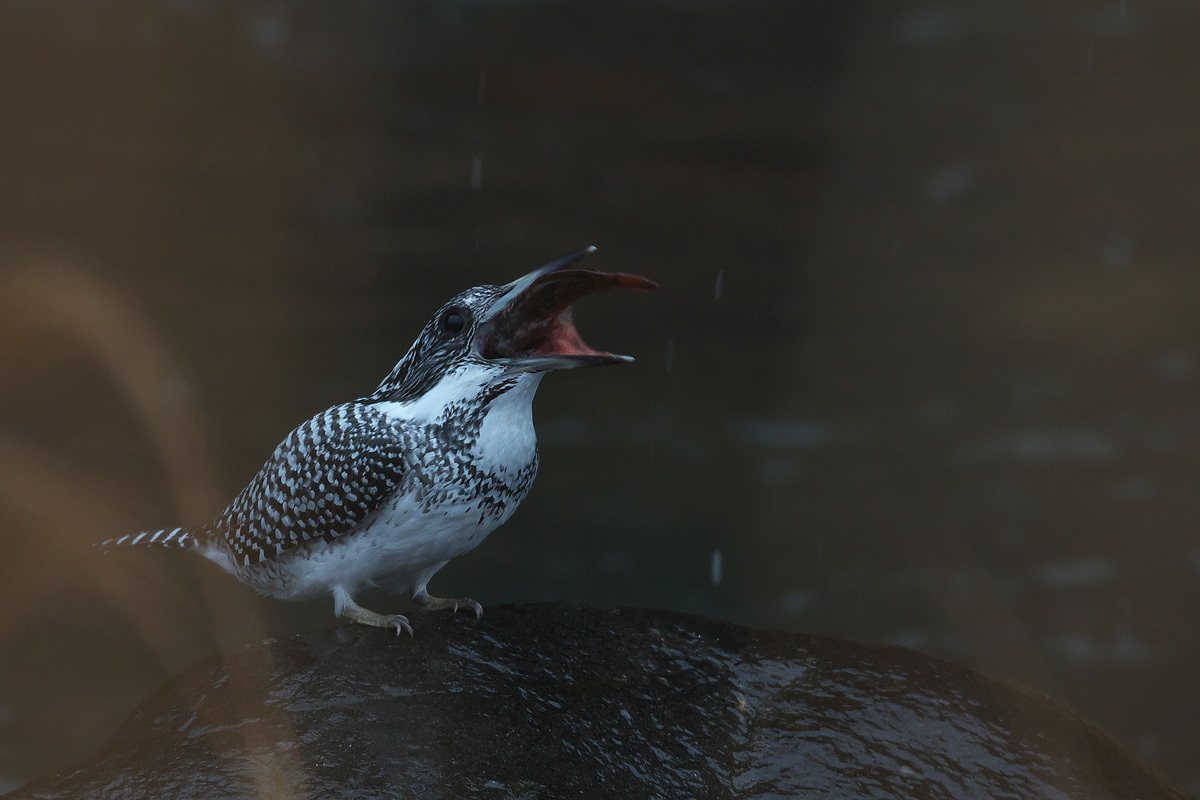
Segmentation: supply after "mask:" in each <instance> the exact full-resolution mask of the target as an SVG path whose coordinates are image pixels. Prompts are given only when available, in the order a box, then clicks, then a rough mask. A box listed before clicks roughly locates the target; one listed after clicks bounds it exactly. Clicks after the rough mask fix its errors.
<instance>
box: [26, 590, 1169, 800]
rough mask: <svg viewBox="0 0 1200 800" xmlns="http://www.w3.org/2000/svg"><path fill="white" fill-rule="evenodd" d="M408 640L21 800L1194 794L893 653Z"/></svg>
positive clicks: (712, 627)
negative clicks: (36, 799)
mask: <svg viewBox="0 0 1200 800" xmlns="http://www.w3.org/2000/svg"><path fill="white" fill-rule="evenodd" d="M413 622H414V625H415V626H416V629H417V637H416V638H415V639H410V638H408V637H399V638H397V637H396V636H393V635H391V634H389V633H387V632H384V631H379V630H368V629H364V628H359V627H342V628H337V629H333V630H330V631H324V632H317V633H311V634H304V635H299V636H293V637H289V638H282V639H274V640H268V641H265V642H262V643H260V644H257V645H252V646H249V647H246V648H244V649H243V650H241V651H238V652H236V653H234V654H232V655H229V656H225V657H222V658H214V659H211V660H208V661H205V662H202V663H200V664H198V665H196V666H194V667H192V668H190V669H188V670H186V671H184V672H183V673H182V674H180V675H179V676H177V677H176V678H175V679H174V680H172V681H171V682H169V683H168V684H167V685H165V686H163V687H162V688H161V689H160V690H159V691H158V692H156V693H155V694H154V695H153V696H152V697H150V699H148V700H147V701H146V702H145V703H143V705H142V706H141V707H140V708H139V709H138V710H137V711H136V712H135V713H134V714H133V716H132V717H131V718H130V719H129V720H128V721H127V722H126V723H125V725H124V726H123V727H122V728H121V729H120V730H119V731H118V733H117V734H116V735H115V736H114V737H113V739H112V740H111V742H110V743H109V745H108V746H107V747H106V748H105V749H104V751H103V752H101V753H100V754H99V755H98V756H97V757H96V758H95V759H94V760H93V761H92V762H91V763H89V764H87V765H85V766H83V767H81V768H79V769H76V770H72V771H66V772H62V773H58V774H56V775H52V776H49V777H46V778H43V779H41V780H38V781H35V782H34V783H32V784H29V785H27V786H26V787H24V788H23V789H21V790H19V791H17V792H16V793H14V794H12V795H10V797H12V798H22V799H24V798H34V797H37V798H82V797H88V798H132V797H171V798H201V797H203V798H227V797H256V798H263V797H273V798H275V797H278V798H308V797H321V798H339V797H345V798H351V797H353V798H369V797H389V798H409V797H411V798H464V797H479V798H555V797H621V798H641V797H662V798H685V797H694V798H769V797H796V796H806V797H808V796H811V797H817V796H820V797H903V798H966V797H972V798H974V797H989V798H995V797H1009V798H1035V797H1036V798H1091V799H1092V800H1095V799H1096V798H1141V799H1142V800H1152V799H1153V798H1183V797H1184V795H1183V794H1182V793H1181V792H1179V791H1177V790H1175V789H1173V788H1172V787H1171V786H1170V785H1168V784H1167V783H1166V782H1165V781H1163V780H1162V779H1161V778H1159V777H1158V776H1156V775H1155V774H1154V773H1153V772H1152V771H1150V770H1149V769H1148V768H1147V767H1146V766H1144V765H1143V764H1142V763H1141V762H1140V760H1138V759H1137V758H1136V757H1134V756H1132V755H1130V754H1129V753H1128V752H1127V751H1125V750H1124V749H1123V748H1121V746H1119V745H1118V744H1116V743H1115V742H1114V741H1113V740H1112V739H1110V738H1109V737H1108V736H1107V735H1106V734H1105V733H1104V732H1102V731H1100V730H1099V729H1098V728H1096V727H1095V726H1093V725H1092V724H1091V723H1089V722H1088V721H1086V720H1085V719H1083V718H1081V717H1080V716H1078V715H1077V714H1076V713H1074V712H1073V711H1071V710H1070V709H1069V708H1067V707H1066V706H1065V705H1063V704H1061V703H1059V702H1057V701H1055V700H1053V699H1050V698H1048V697H1045V696H1043V695H1039V694H1036V693H1033V692H1030V691H1026V690H1023V689H1020V688H1017V687H1014V686H1012V685H1010V684H1007V683H1004V682H1001V681H998V680H995V679H992V678H989V677H986V676H983V675H980V674H978V673H974V672H971V671H969V670H966V669H963V668H960V667H956V666H954V665H951V664H948V663H946V662H943V661H939V660H937V659H933V658H930V657H929V656H926V655H923V654H921V653H918V652H915V651H911V650H906V649H903V648H898V647H891V646H871V645H864V644H857V643H854V642H848V641H842V640H838V639H829V638H823V637H814V636H804V635H798V634H785V633H771V632H766V631H759V630H754V629H749V628H743V627H739V626H735V625H730V624H726V623H721V622H716V621H713V620H707V619H703V618H698V617H693V616H688V615H683V614H678V613H672V612H664V611H649V610H641V609H619V610H612V611H598V610H594V609H589V608H583V607H579V606H573V605H565V604H555V605H532V606H500V607H495V608H491V609H489V610H488V612H487V614H486V615H485V616H484V618H483V619H482V620H479V621H475V620H473V619H469V618H467V617H466V616H463V615H460V616H458V617H457V618H454V617H452V616H451V615H449V614H445V613H438V614H418V615H415V616H414V617H413Z"/></svg>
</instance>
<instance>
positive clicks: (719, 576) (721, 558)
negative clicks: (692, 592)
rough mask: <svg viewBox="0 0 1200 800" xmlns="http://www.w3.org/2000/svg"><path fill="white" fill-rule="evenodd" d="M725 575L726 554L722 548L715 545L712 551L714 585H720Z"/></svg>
mask: <svg viewBox="0 0 1200 800" xmlns="http://www.w3.org/2000/svg"><path fill="white" fill-rule="evenodd" d="M724 577H725V554H724V553H722V552H721V548H719V547H714V548H713V551H712V585H713V586H720V585H721V581H722V580H723V579H724Z"/></svg>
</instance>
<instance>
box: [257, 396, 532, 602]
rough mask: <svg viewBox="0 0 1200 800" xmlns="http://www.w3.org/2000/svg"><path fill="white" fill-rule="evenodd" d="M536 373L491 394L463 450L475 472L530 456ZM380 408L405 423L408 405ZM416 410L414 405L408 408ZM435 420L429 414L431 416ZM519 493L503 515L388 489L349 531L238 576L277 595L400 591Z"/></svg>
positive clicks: (515, 464)
mask: <svg viewBox="0 0 1200 800" xmlns="http://www.w3.org/2000/svg"><path fill="white" fill-rule="evenodd" d="M540 377H541V376H540V375H525V376H522V377H521V378H520V379H519V382H518V384H517V385H516V386H514V387H513V388H512V389H510V390H509V391H507V392H505V393H504V394H503V395H501V396H500V397H498V398H497V399H496V400H494V401H493V402H492V404H491V406H490V407H489V409H488V412H487V414H486V416H485V417H484V419H483V422H482V425H481V427H480V429H479V435H478V438H477V440H476V441H475V443H474V445H473V446H472V448H471V450H470V451H469V452H470V455H471V459H472V461H473V462H474V463H475V465H476V466H477V467H478V468H479V469H480V470H481V471H483V472H486V473H492V474H499V475H512V476H515V475H516V473H518V472H520V470H522V469H529V468H531V465H533V463H534V461H535V459H536V458H537V437H536V434H535V432H534V428H533V394H534V392H535V391H536V389H537V385H538V382H539V378H540ZM388 406H390V407H388V408H385V409H384V410H385V411H387V412H388V413H390V414H394V415H397V416H399V415H404V417H405V419H404V421H405V422H406V423H408V424H412V422H413V419H412V417H413V412H414V409H412V408H405V404H399V403H397V404H388ZM415 410H416V411H420V409H415ZM437 421H438V420H436V419H434V420H430V422H437ZM521 499H522V498H521V497H517V498H514V499H513V500H512V502H509V503H508V504H507V505H506V507H505V509H504V512H503V514H501V515H500V516H494V515H490V514H483V513H482V512H483V507H482V506H481V505H479V504H477V503H476V501H471V502H463V501H462V500H457V501H456V500H451V501H448V502H445V503H442V504H440V505H435V506H432V507H427V505H426V504H425V503H421V502H419V501H418V499H417V498H416V496H415V495H414V494H413V493H412V491H411V490H410V491H409V493H400V494H397V495H393V496H392V497H391V498H389V499H388V501H387V502H385V504H384V505H383V506H382V507H381V508H380V509H379V510H377V511H376V512H375V513H373V514H371V515H370V516H369V517H367V519H365V520H364V521H363V524H362V525H360V526H359V527H358V529H357V530H356V531H354V532H353V533H349V534H346V535H344V536H342V537H340V538H338V539H336V540H334V541H333V542H329V543H319V544H315V545H310V546H308V547H306V548H302V549H298V550H297V551H294V557H291V558H284V559H278V560H277V561H276V562H275V563H274V564H271V565H270V566H269V567H268V565H267V564H263V565H261V566H262V567H267V569H265V570H262V571H259V572H258V574H256V575H253V576H252V575H247V576H245V577H244V578H243V579H244V580H246V581H247V582H248V583H250V584H251V585H253V586H255V588H258V589H259V590H260V591H262V592H264V593H266V594H270V595H273V596H275V597H279V598H282V599H301V598H306V597H315V596H319V595H323V594H327V593H329V592H330V591H331V590H332V589H333V588H334V587H343V588H345V589H346V590H348V591H349V592H350V593H351V594H355V593H356V592H358V591H360V590H362V589H364V588H367V587H370V586H373V585H381V586H385V587H387V588H389V589H392V590H394V591H398V592H403V591H408V590H413V589H419V588H421V587H423V586H424V584H425V582H426V581H428V580H429V578H430V577H431V576H432V575H433V573H434V572H436V571H437V570H438V569H440V568H441V567H442V566H443V565H444V564H445V563H446V562H447V561H449V560H450V559H452V558H454V557H455V556H459V555H462V554H463V553H465V552H467V551H469V550H472V549H473V548H475V547H477V546H478V545H479V543H480V542H482V541H483V540H484V538H486V537H487V535H488V534H489V533H491V532H492V531H494V530H495V529H496V528H498V527H499V526H500V525H502V524H503V523H504V522H506V521H507V520H508V518H509V517H511V516H512V514H513V512H514V511H516V508H517V505H518V504H519V503H520V500H521Z"/></svg>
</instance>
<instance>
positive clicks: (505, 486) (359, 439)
mask: <svg viewBox="0 0 1200 800" xmlns="http://www.w3.org/2000/svg"><path fill="white" fill-rule="evenodd" d="M595 249H596V248H594V247H589V248H587V249H585V250H580V251H579V252H577V253H572V254H571V255H569V256H565V257H563V258H560V259H558V260H557V261H554V262H551V263H549V264H547V265H546V266H544V267H541V268H540V269H536V270H534V271H533V272H530V273H529V274H527V275H525V276H524V277H521V278H518V279H517V280H515V281H513V282H511V283H508V284H505V285H503V286H491V285H485V286H476V287H475V288H473V289H468V290H466V291H465V292H463V293H461V294H459V295H458V296H457V297H454V298H453V299H451V300H450V301H449V302H448V303H446V304H445V305H444V306H442V307H441V308H440V309H438V311H437V313H436V314H434V315H433V317H432V318H431V319H430V320H429V321H428V322H427V323H426V324H425V327H424V328H422V330H421V333H420V335H419V336H418V337H417V340H416V341H415V342H414V343H413V345H412V347H410V348H409V350H408V352H407V353H406V354H405V356H404V357H403V358H402V359H400V361H399V363H397V364H396V366H395V368H394V369H393V370H392V371H391V372H390V373H389V374H388V376H387V377H386V378H384V379H383V382H382V383H380V384H379V386H378V388H376V389H375V391H374V392H372V393H371V394H369V395H367V396H366V397H363V398H361V399H358V400H352V401H350V402H348V403H342V404H340V405H335V406H333V407H332V408H329V409H327V410H325V411H322V412H321V413H320V414H317V415H316V416H314V417H313V418H311V419H309V420H308V421H307V422H304V423H302V424H301V425H300V426H299V427H297V428H296V429H295V430H293V431H292V432H291V433H290V434H288V436H287V438H285V439H284V440H283V442H282V443H280V445H279V446H278V447H276V448H275V452H274V453H272V454H271V456H270V458H268V459H267V462H266V464H264V465H263V467H262V469H261V470H259V472H258V474H257V475H255V476H254V478H253V479H252V480H251V481H250V483H249V484H248V485H247V486H246V488H244V489H242V491H241V493H240V494H238V496H237V497H236V498H234V500H233V502H232V503H230V504H229V507H228V508H226V509H225V510H224V511H223V512H222V513H221V514H220V515H219V516H218V517H216V518H215V519H213V520H212V521H210V522H208V523H206V524H202V525H196V526H192V527H186V528H173V529H164V530H155V531H146V532H144V533H139V534H131V535H128V536H122V537H120V538H117V539H110V540H108V541H106V542H103V543H102V544H101V546H102V547H103V546H107V547H115V546H122V547H123V546H130V545H133V546H139V547H140V546H146V545H149V546H153V547H184V548H188V549H192V550H195V551H197V552H198V553H200V554H201V555H203V556H205V557H207V558H209V559H210V560H212V561H214V562H216V563H217V564H219V565H220V566H221V567H223V568H224V569H225V570H227V571H228V572H229V573H231V574H232V575H233V576H234V577H236V578H237V579H238V580H240V581H241V582H242V583H244V584H246V585H248V586H250V587H251V588H253V589H255V590H256V591H258V592H259V593H261V594H264V595H269V596H271V597H277V598H280V599H283V600H303V599H310V598H316V597H321V596H324V595H332V597H333V604H334V611H335V613H336V614H337V615H338V616H340V617H345V618H347V619H350V620H352V621H354V622H359V623H362V624H364V625H373V626H377V627H381V628H394V629H395V630H396V633H397V634H398V633H400V631H402V630H404V631H408V633H409V634H412V626H411V625H410V624H409V621H408V619H407V618H406V617H404V616H403V615H400V614H388V615H385V614H379V613H377V612H375V611H371V610H369V609H366V608H363V607H362V606H360V605H358V604H357V603H356V602H355V601H354V598H355V596H356V595H357V594H358V593H360V592H361V591H363V590H364V589H367V588H369V587H372V586H383V587H385V588H388V589H391V590H393V591H396V592H398V593H400V592H411V593H412V598H413V600H414V601H415V602H416V603H417V604H418V605H419V606H422V607H424V608H426V609H431V610H439V609H452V610H454V611H457V610H459V609H463V610H471V611H473V612H474V613H475V615H476V616H477V617H478V616H481V615H482V614H483V607H482V606H481V605H480V604H479V603H477V602H475V601H474V600H472V599H470V598H460V599H445V598H439V597H434V596H433V595H431V594H429V592H428V591H427V585H428V583H429V580H430V578H432V577H433V575H434V573H436V572H437V571H438V570H439V569H441V568H442V567H444V566H445V565H446V563H447V562H448V561H449V560H450V559H452V558H454V557H455V556H460V555H462V554H463V553H466V552H467V551H468V550H471V549H473V548H475V547H476V546H478V545H479V543H480V542H482V541H483V540H484V538H485V537H486V536H487V535H488V534H489V533H491V532H492V531H494V530H495V529H496V528H498V527H499V526H500V525H502V524H503V523H504V522H505V521H507V520H508V518H509V517H511V516H512V514H513V512H514V511H516V508H517V506H518V505H520V503H521V501H522V500H524V499H525V496H526V495H527V494H528V493H529V489H530V486H531V485H532V484H533V478H534V475H535V474H536V473H537V467H538V452H537V438H536V434H535V432H534V428H533V395H534V392H536V391H537V387H538V383H539V382H540V381H541V379H542V376H543V375H545V374H546V373H547V372H552V371H555V370H561V369H572V368H574V367H596V366H602V365H605V364H620V363H624V362H629V361H632V360H633V359H632V358H630V357H629V356H620V355H614V354H612V353H606V352H602V351H599V350H593V349H592V348H591V347H589V346H588V345H587V344H585V343H584V341H583V339H582V338H581V337H580V335H579V332H578V331H577V330H576V328H575V324H574V322H573V321H572V318H571V303H573V302H574V301H576V300H578V299H579V298H581V297H583V296H585V295H588V294H594V293H596V292H602V291H607V290H610V289H642V290H645V289H653V288H655V286H656V284H655V283H654V282H653V281H651V280H649V279H647V278H644V277H642V276H640V275H631V274H627V273H606V272H594V271H591V270H585V269H578V268H576V267H575V264H576V263H577V262H578V261H579V260H580V259H581V258H583V257H584V256H585V255H587V254H588V253H591V252H593V251H594V250H595Z"/></svg>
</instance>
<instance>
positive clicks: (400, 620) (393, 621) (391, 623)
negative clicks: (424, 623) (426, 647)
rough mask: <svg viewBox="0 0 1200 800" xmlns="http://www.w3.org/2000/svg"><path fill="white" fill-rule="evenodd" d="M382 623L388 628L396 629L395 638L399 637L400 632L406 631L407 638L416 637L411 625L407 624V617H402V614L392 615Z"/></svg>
mask: <svg viewBox="0 0 1200 800" xmlns="http://www.w3.org/2000/svg"><path fill="white" fill-rule="evenodd" d="M383 621H384V623H386V624H387V626H388V627H389V628H395V629H396V635H397V636H399V635H400V632H401V631H408V635H409V636H415V635H416V634H414V633H413V629H412V625H409V624H408V617H406V616H404V615H403V614H392V615H390V616H387V617H384V618H383Z"/></svg>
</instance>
